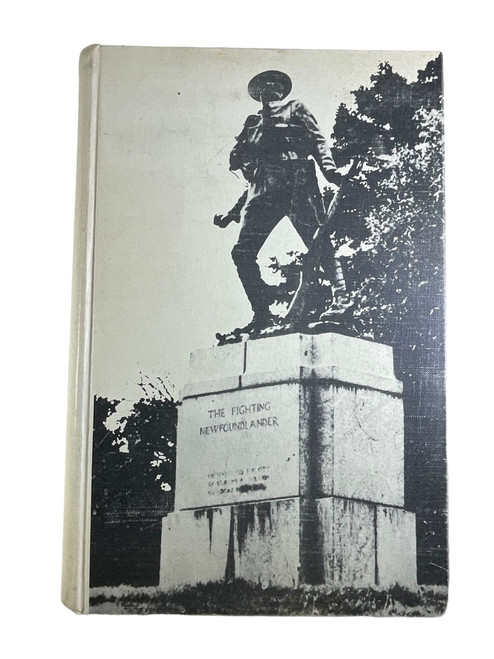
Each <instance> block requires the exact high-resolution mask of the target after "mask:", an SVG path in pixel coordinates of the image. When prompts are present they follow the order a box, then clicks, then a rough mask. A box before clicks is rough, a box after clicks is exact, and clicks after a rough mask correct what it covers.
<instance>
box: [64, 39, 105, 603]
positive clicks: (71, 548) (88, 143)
mask: <svg viewBox="0 0 494 659" xmlns="http://www.w3.org/2000/svg"><path fill="white" fill-rule="evenodd" d="M99 68H100V47H99V46H97V45H95V46H89V47H88V48H85V49H84V50H83V51H82V53H81V56H80V63H79V127H78V147H77V184H76V204H75V229H74V263H73V278H72V323H71V340H70V358H69V394H68V417H67V449H66V466H65V509H64V538H63V565H62V602H63V603H64V604H65V605H66V606H67V607H68V608H70V609H72V610H73V611H75V612H77V613H87V611H88V599H89V597H88V595H89V540H90V496H91V444H92V442H91V439H92V437H91V435H92V431H91V429H92V415H93V409H92V403H91V395H90V391H91V389H90V374H91V327H92V303H93V300H92V293H93V254H94V222H95V203H96V159H97V138H98V92H99Z"/></svg>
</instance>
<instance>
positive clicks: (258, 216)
mask: <svg viewBox="0 0 494 659" xmlns="http://www.w3.org/2000/svg"><path fill="white" fill-rule="evenodd" d="M269 73H271V72H269ZM261 75H262V74H261ZM290 87H291V84H290ZM249 91H250V90H249ZM287 93H288V92H287ZM251 95H253V96H254V94H252V93H251ZM285 95H286V94H285ZM254 97H256V96H254ZM256 98H257V97H256ZM257 100H259V98H258V99H257ZM314 161H315V162H316V163H317V164H318V166H319V167H320V169H321V171H322V173H323V174H324V176H325V177H326V179H327V180H328V181H330V182H333V183H339V182H340V179H341V177H340V175H339V174H338V173H337V172H336V166H335V163H334V160H333V157H332V155H331V151H330V149H329V146H328V144H327V142H326V140H325V139H324V137H323V135H322V133H321V131H320V129H319V126H318V125H317V122H316V120H315V118H314V117H313V115H312V114H311V113H310V112H309V110H308V109H307V108H306V107H305V106H304V105H303V104H302V103H301V102H300V101H298V100H292V101H288V102H286V101H284V100H278V101H269V102H264V103H263V107H262V109H261V110H260V111H259V112H258V113H257V114H256V115H250V116H249V117H248V118H247V120H246V122H245V125H244V128H243V130H242V132H241V133H240V135H239V136H238V138H237V144H236V145H235V147H234V149H233V150H232V152H231V154H230V168H231V169H232V170H238V169H240V170H242V172H243V173H244V176H245V178H246V179H247V181H249V189H248V192H247V197H246V201H245V206H244V212H243V222H242V225H241V229H240V234H239V237H238V241H237V243H236V245H235V246H234V248H233V250H232V257H233V260H234V262H235V265H236V266H237V270H238V274H239V277H240V280H241V282H242V284H243V286H244V289H245V292H246V294H247V296H248V298H249V300H250V303H251V305H252V309H253V311H254V318H255V319H256V318H257V320H258V321H261V322H262V321H263V319H265V318H267V317H268V316H269V304H270V303H271V302H272V300H270V299H269V296H268V290H269V287H268V286H267V285H266V284H265V282H264V281H263V280H262V278H261V273H260V270H259V266H258V264H257V255H258V253H259V250H260V249H261V247H262V246H263V244H264V242H265V241H266V239H267V238H268V236H269V234H270V233H271V231H272V230H273V229H274V228H275V226H276V225H277V224H278V222H279V221H280V220H281V219H282V218H283V217H285V216H287V217H289V219H290V220H291V221H292V223H293V225H294V227H295V229H296V230H297V231H298V233H299V234H300V236H301V238H302V240H303V241H304V243H305V244H306V245H307V247H308V246H309V245H310V244H311V241H312V238H313V236H314V233H315V231H316V229H317V227H318V225H319V224H321V223H322V221H323V219H324V208H323V202H322V197H321V193H320V190H319V186H318V183H317V178H316V171H315V162H314ZM326 257H327V258H326V259H325V261H326V263H324V264H323V266H324V267H325V269H326V270H327V271H328V274H329V276H330V279H331V281H332V284H333V292H334V287H335V286H336V287H338V286H340V288H341V287H342V288H343V289H344V281H343V279H342V277H341V268H339V264H338V262H337V261H336V259H335V257H334V250H333V248H332V245H330V244H329V245H328V250H327V255H326Z"/></svg>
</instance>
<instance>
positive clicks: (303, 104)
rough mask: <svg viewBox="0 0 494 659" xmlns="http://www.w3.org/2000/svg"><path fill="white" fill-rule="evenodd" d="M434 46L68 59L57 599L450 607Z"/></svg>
mask: <svg viewBox="0 0 494 659" xmlns="http://www.w3.org/2000/svg"><path fill="white" fill-rule="evenodd" d="M443 225H444V193H443V93H442V57H441V54H440V53H439V52H423V51H417V52H408V51H392V52H387V51H330V50H328V51H317V50H261V49H255V50H249V49H204V48H138V47H103V46H91V47H89V48H87V49H86V50H84V51H83V52H82V54H81V60H80V110H79V148H78V168H77V193H76V224H75V248H74V279H73V281H74V284H73V318H72V341H71V380H70V392H69V413H68V439H67V467H66V469H67V471H66V506H65V511H66V513H65V530H64V565H63V586H62V591H63V595H62V599H63V602H64V603H65V604H66V605H67V606H68V607H70V608H71V609H73V610H74V611H77V612H83V613H141V614H146V613H185V614H187V613H190V614H192V613H194V614H197V613H201V614H228V615H263V614H271V615H272V614H275V615H366V616H417V615H418V616H438V615H441V614H442V613H443V612H444V610H445V608H446V603H447V583H448V551H447V501H446V494H447V492H446V444H445V388H444V251H443V239H444V226H443Z"/></svg>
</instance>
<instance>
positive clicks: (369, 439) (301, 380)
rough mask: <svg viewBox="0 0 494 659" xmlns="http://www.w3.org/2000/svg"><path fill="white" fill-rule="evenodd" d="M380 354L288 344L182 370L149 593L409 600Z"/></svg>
mask: <svg viewBox="0 0 494 659" xmlns="http://www.w3.org/2000/svg"><path fill="white" fill-rule="evenodd" d="M403 443H404V438H403V402H402V385H401V382H399V381H398V380H396V378H395V377H394V372H393V354H392V350H391V348H389V347H388V346H383V345H379V344H377V343H372V342H370V341H363V340H360V339H355V338H351V337H346V336H341V335H338V334H319V335H315V336H310V335H304V334H291V335H285V336H277V337H270V338H264V339H259V340H254V341H246V342H245V343H237V344H231V345H225V346H221V347H216V348H211V349H209V350H200V351H197V352H195V353H193V355H192V357H191V368H190V381H189V383H188V384H187V386H186V387H185V388H184V391H183V401H182V404H181V406H180V409H179V418H178V439H177V490H176V496H175V505H176V512H175V513H173V514H171V515H169V516H168V517H166V518H165V519H164V520H163V540H162V556H161V585H162V586H163V587H166V588H170V587H178V586H182V585H187V584H197V583H201V582H208V581H219V580H223V579H233V578H241V579H244V580H246V581H249V582H253V583H261V584H263V585H268V584H273V585H278V586H290V587H291V586H297V585H299V584H304V583H313V584H328V585H338V586H386V585H389V584H393V583H395V582H396V583H399V584H400V585H406V586H413V585H415V583H416V577H415V564H416V559H415V517H414V515H413V514H411V513H409V512H406V511H405V510H404V508H403V506H404V446H403Z"/></svg>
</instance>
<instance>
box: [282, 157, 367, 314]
mask: <svg viewBox="0 0 494 659" xmlns="http://www.w3.org/2000/svg"><path fill="white" fill-rule="evenodd" d="M362 165H363V161H362V160H360V159H354V160H353V162H352V164H351V165H350V169H349V170H348V172H347V174H346V175H345V176H344V177H343V179H342V181H341V183H340V186H339V188H338V190H337V191H336V193H335V195H334V197H333V199H332V200H331V203H330V204H329V207H328V210H327V211H326V215H325V218H324V222H323V223H322V224H321V225H320V226H319V227H318V228H317V230H316V232H315V234H314V236H313V238H312V242H311V244H310V246H309V249H308V250H307V253H306V254H305V255H304V257H303V262H302V270H301V272H300V281H299V285H298V287H297V290H296V291H295V293H294V295H293V298H292V301H291V303H290V306H289V308H288V313H287V314H286V316H285V321H286V322H296V321H298V320H300V319H301V318H302V315H303V313H304V310H305V305H306V301H307V292H308V290H309V287H310V285H311V283H312V279H313V273H314V271H315V269H316V268H317V267H318V266H319V263H320V260H321V253H322V251H323V249H324V248H326V249H327V247H328V241H330V240H331V238H330V234H331V233H332V231H333V219H334V216H335V213H336V211H337V209H338V205H339V203H340V201H341V198H342V196H343V194H344V192H345V189H346V187H347V185H348V183H349V181H350V180H351V179H352V178H353V177H354V176H356V175H357V174H358V173H359V172H360V170H361V169H362ZM331 249H333V247H332V246H331Z"/></svg>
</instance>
